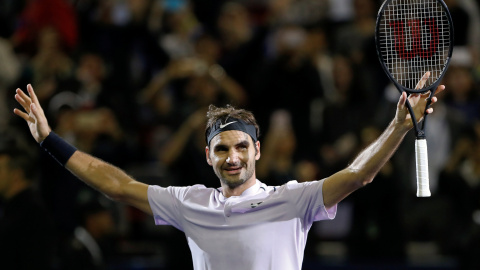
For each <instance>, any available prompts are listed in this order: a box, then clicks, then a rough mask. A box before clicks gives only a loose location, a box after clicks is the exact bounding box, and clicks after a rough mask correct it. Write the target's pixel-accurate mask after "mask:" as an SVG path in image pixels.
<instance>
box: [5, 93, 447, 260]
mask: <svg viewBox="0 0 480 270" xmlns="http://www.w3.org/2000/svg"><path fill="white" fill-rule="evenodd" d="M443 89H444V86H443V85H441V86H439V89H438V90H437V93H439V92H441V91H442V90H443ZM27 92H28V95H27V94H26V93H25V92H23V91H22V90H20V89H17V90H16V95H15V99H16V100H17V102H19V103H20V105H21V106H22V107H23V109H24V111H21V110H19V109H15V110H14V113H15V114H17V115H18V116H20V117H22V118H23V119H25V120H26V122H27V124H28V126H29V128H30V131H31V133H32V135H33V137H34V138H35V140H36V141H37V142H38V143H40V146H41V147H42V148H43V149H45V151H47V152H48V153H50V155H51V156H52V157H53V158H54V159H56V160H57V161H58V162H59V163H60V164H61V165H62V166H64V167H65V168H66V169H68V170H70V171H71V172H72V173H73V174H75V175H76V176H77V177H78V178H79V179H80V180H82V181H83V182H85V183H86V184H88V185H90V186H92V187H94V188H96V189H97V190H98V191H100V192H102V193H103V194H105V195H106V196H107V197H109V198H111V199H113V200H115V201H119V202H123V203H127V204H129V205H132V206H134V207H136V208H138V209H140V210H142V211H144V212H145V213H147V214H149V215H152V216H153V219H154V221H155V224H157V225H171V226H174V227H176V228H177V229H179V230H181V231H183V232H184V233H185V235H186V237H187V240H188V244H189V246H190V250H191V254H192V258H193V264H194V269H196V270H203V269H209V270H212V269H214V270H224V269H232V270H237V269H238V270H240V269H242V270H266V269H274V270H279V269H280V270H281V269H285V270H294V269H298V270H300V269H301V267H302V261H303V253H304V248H305V244H306V241H307V234H308V231H309V229H310V228H311V226H312V223H313V222H315V221H319V220H325V219H333V218H334V217H335V214H336V209H337V204H338V203H339V202H340V201H341V200H343V199H344V198H345V197H347V196H348V195H349V194H350V193H352V192H353V191H355V190H357V189H358V188H361V187H363V186H365V185H366V184H368V183H370V182H372V180H373V178H374V177H375V175H376V174H377V172H378V171H379V170H380V168H381V167H382V166H383V165H384V164H385V162H386V161H387V160H388V159H389V158H390V157H391V156H392V155H393V153H394V152H395V150H396V148H397V147H398V145H399V144H400V142H401V141H402V139H403V138H404V136H405V134H407V132H408V131H409V130H410V129H411V128H412V122H411V120H410V119H409V118H410V116H409V114H408V110H407V109H406V108H405V106H404V105H405V101H406V100H407V95H406V94H405V93H403V94H402V95H401V97H400V99H399V102H398V105H397V111H396V115H395V118H394V119H393V121H392V122H391V123H390V124H389V125H388V127H387V128H386V130H385V131H384V132H383V134H382V135H381V136H380V137H379V138H378V139H377V140H376V141H375V142H373V143H372V144H371V145H370V146H368V147H367V148H366V149H365V150H363V151H362V152H361V153H360V154H359V155H358V157H357V158H355V160H354V161H353V162H352V163H351V164H350V165H349V166H348V167H346V168H345V169H343V170H341V171H339V172H337V173H336V174H334V175H332V176H330V177H328V178H325V179H322V180H319V181H311V182H303V183H298V182H297V181H290V182H288V183H287V184H285V185H282V186H268V185H266V184H264V183H262V182H261V181H260V180H258V179H256V176H255V163H256V161H257V160H258V159H259V158H260V153H261V151H260V141H259V140H258V135H259V127H258V125H257V123H256V121H255V118H254V116H253V114H252V113H250V112H248V111H245V110H242V109H235V108H233V107H231V106H227V107H225V108H216V107H214V106H210V110H209V111H208V113H207V117H208V123H207V127H206V132H205V139H206V147H205V155H206V161H207V163H208V164H209V165H211V166H212V167H213V170H214V171H215V174H216V175H217V176H218V178H219V179H220V186H221V187H220V188H218V189H215V188H207V187H205V186H203V185H201V184H200V185H194V186H188V187H160V186H155V185H146V184H144V183H140V182H138V181H136V180H134V179H132V178H131V177H130V176H129V175H127V174H126V173H125V172H123V171H122V170H121V169H119V168H117V167H115V166H112V165H110V164H108V163H106V162H104V161H102V160H99V159H97V158H95V157H93V156H90V155H88V154H86V153H83V152H81V151H78V150H77V149H76V148H75V147H74V146H72V145H70V144H68V143H67V142H65V141H64V140H63V139H62V138H60V137H59V136H58V135H56V134H55V133H54V132H53V131H52V130H51V128H50V127H49V125H48V122H47V119H46V117H45V115H44V112H43V110H42V107H41V106H40V104H39V102H38V99H37V97H36V95H35V92H34V90H33V88H32V86H31V85H28V86H27ZM427 97H428V95H411V96H409V97H408V99H409V100H410V102H411V104H412V106H413V107H414V108H415V110H414V111H415V114H416V116H417V119H421V118H422V116H423V113H424V108H425V104H426V102H427ZM436 100H437V99H436V97H433V98H432V103H435V102H436ZM432 111H433V109H432V108H429V109H428V110H427V111H426V113H432ZM185 169H186V170H188V164H185Z"/></svg>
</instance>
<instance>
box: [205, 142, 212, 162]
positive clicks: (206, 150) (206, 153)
mask: <svg viewBox="0 0 480 270" xmlns="http://www.w3.org/2000/svg"><path fill="white" fill-rule="evenodd" d="M205 156H206V158H207V163H208V165H210V166H212V160H211V159H210V148H208V146H205Z"/></svg>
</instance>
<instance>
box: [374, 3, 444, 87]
mask: <svg viewBox="0 0 480 270" xmlns="http://www.w3.org/2000/svg"><path fill="white" fill-rule="evenodd" d="M447 16H448V15H447V14H446V12H445V10H444V7H443V6H442V5H441V4H440V3H439V2H438V1H436V0H427V1H419V0H393V1H391V2H389V3H388V4H387V6H385V7H384V12H383V16H382V17H381V18H380V25H379V27H380V28H379V30H380V31H379V33H380V36H379V38H380V39H379V41H380V53H381V57H382V58H383V60H384V62H385V65H386V67H387V69H388V70H389V71H390V73H391V75H392V76H393V78H394V79H395V80H396V81H397V82H398V83H399V84H400V85H402V86H403V87H406V88H408V89H412V90H413V89H415V87H416V85H417V82H418V81H420V79H421V78H422V76H423V75H424V74H425V73H426V72H427V71H429V72H430V77H429V79H428V80H427V82H426V83H425V85H424V87H423V88H428V87H429V86H430V85H433V84H434V83H435V82H436V81H437V80H438V79H439V78H440V77H441V76H442V72H443V70H444V68H445V66H446V63H447V61H448V55H449V49H450V46H452V45H453V44H450V31H449V29H450V26H449V20H448V17H447Z"/></svg>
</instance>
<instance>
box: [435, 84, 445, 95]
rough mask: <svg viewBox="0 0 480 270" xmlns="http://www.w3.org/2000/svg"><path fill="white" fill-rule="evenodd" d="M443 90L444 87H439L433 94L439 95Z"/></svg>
mask: <svg viewBox="0 0 480 270" xmlns="http://www.w3.org/2000/svg"><path fill="white" fill-rule="evenodd" d="M443 90H445V85H443V84H442V85H439V86H438V87H437V90H436V91H435V94H438V93H441V92H442V91H443Z"/></svg>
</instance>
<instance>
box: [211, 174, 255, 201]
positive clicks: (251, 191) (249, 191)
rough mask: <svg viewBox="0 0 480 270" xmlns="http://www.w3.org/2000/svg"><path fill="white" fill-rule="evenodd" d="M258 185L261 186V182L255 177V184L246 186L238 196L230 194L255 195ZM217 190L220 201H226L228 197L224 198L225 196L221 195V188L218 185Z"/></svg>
mask: <svg viewBox="0 0 480 270" xmlns="http://www.w3.org/2000/svg"><path fill="white" fill-rule="evenodd" d="M260 187H261V182H260V181H259V180H258V179H256V180H255V184H254V185H253V186H251V187H249V188H247V189H246V190H245V191H243V193H242V194H241V195H240V196H232V197H237V198H242V197H247V196H251V195H255V194H257V193H258V191H259V190H260ZM218 190H219V191H220V195H219V199H220V201H222V202H224V201H226V200H227V199H228V198H225V196H223V188H221V187H220V188H218Z"/></svg>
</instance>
